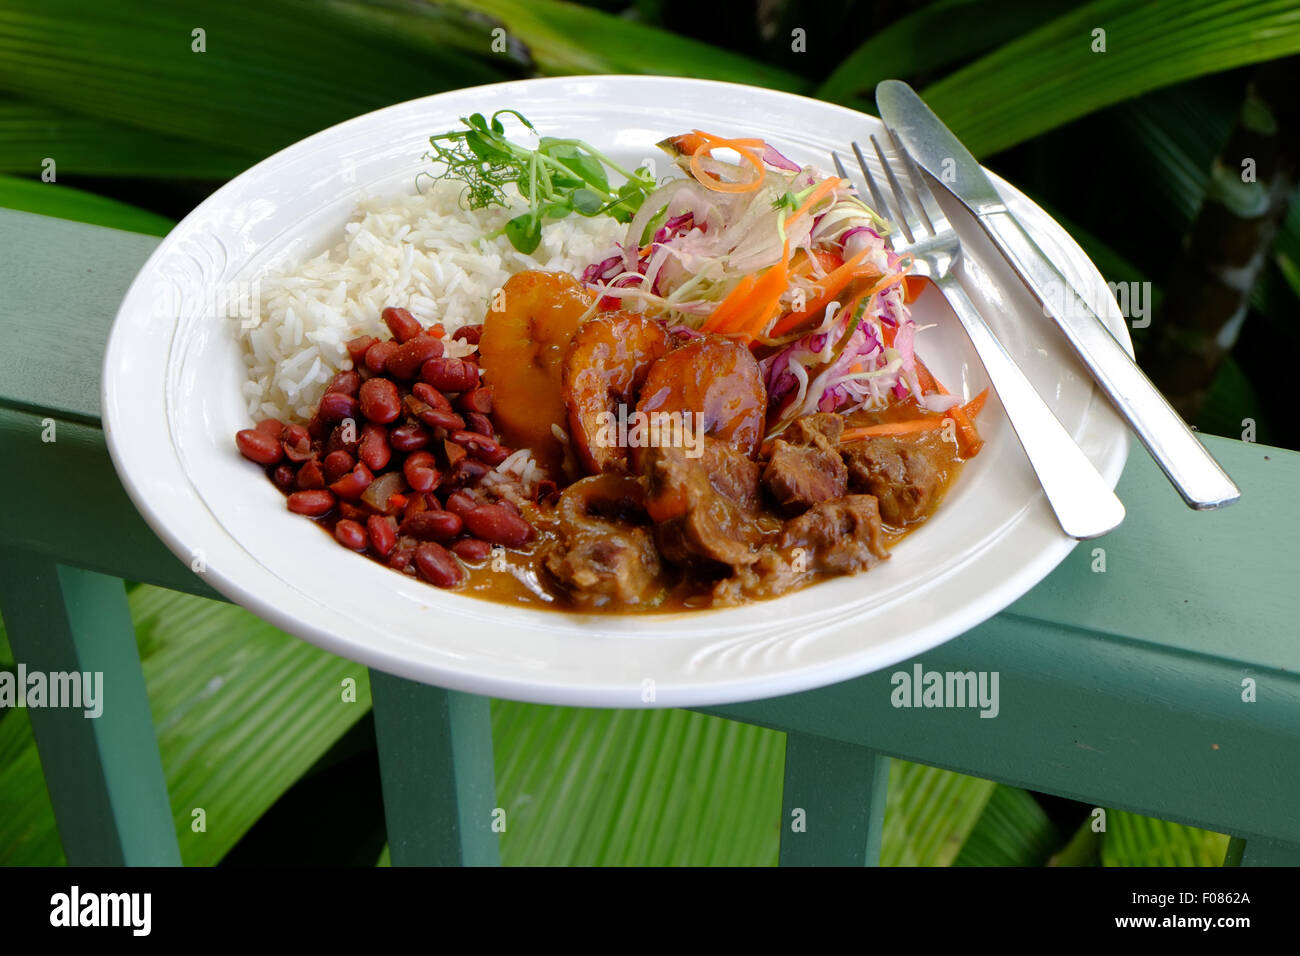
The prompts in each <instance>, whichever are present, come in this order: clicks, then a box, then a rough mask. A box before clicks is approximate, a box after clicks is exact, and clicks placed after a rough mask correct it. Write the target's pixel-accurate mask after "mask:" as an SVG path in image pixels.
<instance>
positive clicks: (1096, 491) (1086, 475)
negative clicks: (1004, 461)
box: [934, 274, 1124, 540]
mask: <svg viewBox="0 0 1300 956" xmlns="http://www.w3.org/2000/svg"><path fill="white" fill-rule="evenodd" d="M934 281H935V284H936V285H938V287H939V290H940V291H941V292H942V293H943V295H944V298H946V299H947V300H948V304H949V305H951V306H952V308H953V311H954V312H956V313H957V318H958V319H959V320H960V321H961V324H962V327H963V328H965V330H966V334H967V335H968V336H970V340H971V344H972V345H974V346H975V352H976V354H978V355H979V357H980V361H981V362H983V363H984V368H985V370H986V371H987V372H988V376H989V380H990V381H991V382H992V383H993V390H994V391H996V392H997V393H998V398H1000V399H1001V401H1002V406H1003V408H1004V409H1006V413H1007V418H1009V419H1010V420H1011V427H1012V428H1013V429H1014V430H1015V433H1016V438H1018V439H1019V440H1020V447H1021V448H1023V449H1024V450H1025V455H1026V456H1027V457H1028V458H1029V464H1030V465H1031V466H1032V467H1033V469H1034V473H1035V474H1036V475H1037V476H1038V481H1039V483H1040V484H1041V485H1042V486H1043V492H1044V494H1046V495H1047V501H1048V503H1049V504H1050V505H1051V506H1052V510H1053V511H1054V512H1055V513H1056V519H1057V521H1059V522H1060V524H1061V528H1062V530H1064V531H1065V533H1066V534H1068V535H1069V536H1070V537H1072V538H1078V539H1080V540H1084V539H1087V538H1095V537H1098V536H1099V535H1103V534H1105V533H1106V532H1108V531H1113V530H1114V529H1115V528H1116V527H1118V526H1119V523H1120V522H1121V521H1123V520H1124V505H1123V504H1122V503H1121V502H1120V500H1119V498H1118V497H1116V495H1115V492H1114V491H1112V490H1111V489H1110V487H1109V486H1107V484H1106V481H1105V479H1103V478H1102V477H1101V475H1100V474H1099V473H1098V471H1097V469H1096V468H1095V467H1094V466H1093V464H1092V462H1091V461H1089V460H1088V457H1087V456H1086V455H1084V453H1083V451H1082V450H1081V449H1080V448H1079V446H1078V445H1077V444H1075V441H1074V439H1073V438H1072V437H1071V436H1070V433H1069V432H1067V431H1066V430H1065V426H1064V425H1062V424H1061V423H1060V421H1059V420H1058V419H1057V417H1056V416H1055V415H1054V414H1052V410H1051V409H1050V408H1048V407H1047V404H1046V403H1045V402H1044V401H1043V400H1042V398H1041V397H1040V396H1039V394H1038V392H1036V391H1035V390H1034V386H1033V385H1032V384H1030V381H1029V379H1028V378H1026V377H1025V373H1024V372H1022V371H1021V370H1020V366H1019V365H1017V364H1016V363H1015V361H1014V360H1013V359H1012V358H1011V356H1010V355H1009V354H1008V353H1007V350H1006V349H1005V348H1004V347H1003V345H1002V343H1001V342H1000V341H998V339H997V337H996V336H995V335H994V334H993V330H992V329H990V328H989V326H988V323H987V322H985V321H984V317H983V316H982V315H980V314H979V311H978V310H977V309H976V308H975V305H974V303H973V302H971V300H970V298H969V297H968V296H967V295H966V290H965V289H963V288H962V286H961V283H960V282H958V281H957V279H956V278H955V277H953V276H952V275H951V274H949V275H948V276H945V277H944V278H942V279H935V280H934Z"/></svg>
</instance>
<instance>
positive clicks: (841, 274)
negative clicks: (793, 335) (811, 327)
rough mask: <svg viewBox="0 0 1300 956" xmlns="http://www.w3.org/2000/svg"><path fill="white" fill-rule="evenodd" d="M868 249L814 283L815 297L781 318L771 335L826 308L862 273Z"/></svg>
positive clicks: (791, 327)
mask: <svg viewBox="0 0 1300 956" xmlns="http://www.w3.org/2000/svg"><path fill="white" fill-rule="evenodd" d="M870 251H871V250H870V249H863V250H862V251H861V252H859V253H858V254H857V255H856V256H853V257H851V258H849V259H847V260H845V262H844V264H843V265H842V266H840V267H839V268H838V269H836V270H835V271H833V272H831V273H829V274H828V275H827V276H826V278H825V279H822V280H821V281H820V282H817V283H814V285H813V287H814V288H815V289H817V298H816V299H814V300H813V301H812V303H811V304H810V305H808V306H806V307H805V308H804V309H803V311H801V312H791V313H790V314H789V315H787V316H786V317H785V318H783V319H781V321H779V322H778V323H777V324H776V325H775V326H773V328H772V334H773V335H784V334H785V333H786V332H789V331H791V330H792V329H797V328H798V327H799V325H800V323H802V322H806V321H807V320H808V319H810V318H812V317H813V316H814V315H818V314H820V313H822V312H824V311H825V310H826V306H828V305H829V304H830V301H831V299H833V298H835V296H836V295H838V294H839V293H840V292H841V291H843V289H844V287H845V286H846V285H848V284H849V283H850V282H852V281H853V280H854V279H856V278H858V276H860V275H864V274H865V271H864V270H862V269H860V268H859V266H861V264H862V261H863V260H864V259H866V257H867V254H868V253H869V252H870Z"/></svg>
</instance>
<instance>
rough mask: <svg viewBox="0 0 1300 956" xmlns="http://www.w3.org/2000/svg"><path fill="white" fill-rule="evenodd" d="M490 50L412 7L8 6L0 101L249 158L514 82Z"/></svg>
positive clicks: (137, 0)
mask: <svg viewBox="0 0 1300 956" xmlns="http://www.w3.org/2000/svg"><path fill="white" fill-rule="evenodd" d="M397 11H400V15H399V14H398V12H397ZM194 29H203V30H204V31H206V33H205V37H204V42H205V46H206V52H194V51H193V49H192V43H193V41H192V40H191V31H192V30H194ZM489 43H490V40H489V35H488V26H487V25H485V24H483V23H477V24H476V23H471V22H469V21H467V20H466V18H465V17H464V16H463V15H461V14H459V13H454V12H451V11H448V10H445V9H444V8H441V7H436V6H433V5H429V4H419V3H408V4H402V5H401V6H400V7H397V6H392V5H382V6H379V5H375V4H365V3H359V2H346V0H333V2H328V3H309V2H306V0H263V2H261V3H258V4H242V3H241V4H233V3H232V4H224V3H222V4H212V3H207V2H203V0H174V2H171V3H166V4H157V3H153V2H150V0H119V2H117V3H114V4H113V5H112V7H111V8H110V7H107V6H97V5H90V6H87V5H86V4H84V3H81V2H80V0H10V2H9V3H8V4H7V9H6V12H5V15H4V17H3V18H0V90H3V91H7V92H9V93H11V94H15V95H17V96H18V97H19V98H20V99H23V100H25V101H29V102H33V103H42V104H46V105H48V106H50V107H54V108H57V109H59V110H61V111H64V112H68V113H73V114H79V115H82V116H91V117H95V118H97V119H100V120H102V121H104V122H108V123H115V124H125V125H126V126H128V127H134V128H139V129H144V130H148V131H152V132H153V133H155V134H161V135H164V136H168V137H172V138H180V139H190V140H197V141H199V142H202V143H207V144H212V145H215V146H218V147H220V148H221V150H223V151H230V150H233V151H237V152H249V153H252V154H255V155H257V156H262V155H265V154H267V153H269V152H271V151H273V150H275V149H278V148H280V147H282V146H284V145H287V144H288V143H292V142H294V141H295V140H298V139H300V138H302V137H303V136H306V135H307V134H309V133H313V132H316V131H317V130H320V129H323V128H324V127H327V126H330V125H332V124H334V123H337V122H339V121H340V120H343V119H346V118H348V117H350V116H355V115H357V114H359V113H364V112H367V111H369V110H372V109H376V108H378V107H381V106H386V105H388V104H390V103H393V102H396V101H399V100H404V99H408V98H410V97H413V96H417V95H421V94H424V93H430V92H436V91H438V90H444V89H450V88H453V87H462V86H472V85H475V84H478V83H487V82H493V81H496V80H502V79H508V78H511V77H515V76H519V75H521V73H522V71H523V69H524V65H523V64H522V63H521V62H520V61H519V60H518V58H512V57H510V56H503V55H498V54H493V53H492V52H491V50H490V47H489ZM154 141H156V136H155V137H150V138H149V140H148V142H154ZM56 158H57V156H56Z"/></svg>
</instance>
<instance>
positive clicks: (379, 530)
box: [366, 515, 397, 558]
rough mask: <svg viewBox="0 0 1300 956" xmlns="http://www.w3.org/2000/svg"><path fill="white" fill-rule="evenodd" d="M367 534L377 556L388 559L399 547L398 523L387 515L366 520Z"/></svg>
mask: <svg viewBox="0 0 1300 956" xmlns="http://www.w3.org/2000/svg"><path fill="white" fill-rule="evenodd" d="M366 533H367V535H368V536H369V537H370V547H371V548H372V549H374V552H375V554H377V555H379V556H380V557H381V558H386V557H388V556H389V555H390V554H392V553H393V549H394V548H395V547H397V522H396V521H394V520H393V519H392V518H389V517H387V516H386V515H371V516H370V517H369V518H367V519H366Z"/></svg>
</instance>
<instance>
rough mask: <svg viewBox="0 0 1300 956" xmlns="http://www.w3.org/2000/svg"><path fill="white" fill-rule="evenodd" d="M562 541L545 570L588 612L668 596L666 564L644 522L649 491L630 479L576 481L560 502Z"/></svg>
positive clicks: (548, 551) (608, 477)
mask: <svg viewBox="0 0 1300 956" xmlns="http://www.w3.org/2000/svg"><path fill="white" fill-rule="evenodd" d="M556 516H557V518H558V529H557V533H558V538H557V539H556V541H555V542H554V543H553V544H551V545H550V546H549V547H548V548H547V549H546V551H545V552H544V553H543V555H542V562H541V563H542V568H543V569H545V571H546V572H547V573H548V574H549V575H550V577H551V579H552V581H553V582H554V583H555V585H556V586H557V587H559V588H560V589H561V590H562V591H564V592H565V594H566V595H567V596H568V597H569V598H570V599H572V601H573V603H574V604H576V605H578V606H579V607H585V608H603V607H615V606H634V605H645V604H651V603H654V602H656V601H657V600H658V599H659V598H660V597H661V596H662V594H663V590H664V584H663V581H662V565H661V563H660V560H659V552H658V551H657V550H656V548H655V542H654V537H653V535H652V534H651V533H650V529H649V528H648V527H645V526H644V524H641V523H638V522H645V521H646V520H647V515H646V512H645V490H644V488H643V487H642V485H641V482H640V481H638V480H637V479H635V478H630V477H628V476H625V475H613V474H603V475H594V476H592V477H590V478H584V479H582V480H580V481H576V482H574V483H573V484H572V485H570V486H569V487H568V488H566V489H565V490H564V492H563V494H561V495H560V500H559V501H558V502H557V503H556Z"/></svg>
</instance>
